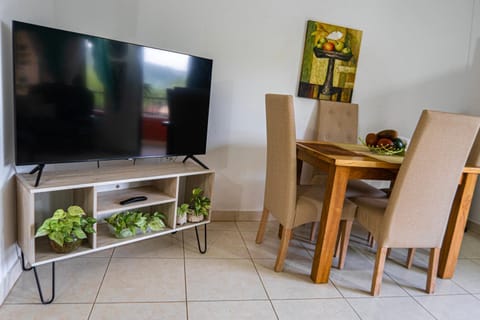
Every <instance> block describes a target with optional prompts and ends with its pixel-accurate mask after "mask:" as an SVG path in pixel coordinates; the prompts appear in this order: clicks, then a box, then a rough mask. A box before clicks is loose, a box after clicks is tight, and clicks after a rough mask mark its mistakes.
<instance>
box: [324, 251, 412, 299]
mask: <svg viewBox="0 0 480 320" xmlns="http://www.w3.org/2000/svg"><path fill="white" fill-rule="evenodd" d="M350 251H351V252H350V256H352V255H353V254H354V253H355V254H358V252H355V251H354V250H350ZM353 261H356V263H353ZM372 275H373V263H371V262H370V261H368V260H365V259H363V258H362V257H361V256H358V257H357V258H355V259H352V257H350V262H348V261H347V263H345V268H344V269H342V270H338V269H336V268H332V269H331V271H330V281H332V282H333V284H334V285H335V287H336V288H337V289H338V290H339V291H340V292H341V293H342V295H343V296H344V297H369V296H370V287H371V283H372ZM406 295H407V293H406V292H405V290H404V289H402V288H401V287H400V286H399V285H397V284H396V283H395V281H393V280H392V279H391V278H390V277H389V276H388V274H385V273H384V275H383V281H382V287H381V291H380V296H382V297H383V296H385V297H387V296H406Z"/></svg>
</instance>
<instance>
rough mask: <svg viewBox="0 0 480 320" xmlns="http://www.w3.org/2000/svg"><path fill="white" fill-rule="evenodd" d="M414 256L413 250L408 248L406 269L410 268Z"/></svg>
mask: <svg viewBox="0 0 480 320" xmlns="http://www.w3.org/2000/svg"><path fill="white" fill-rule="evenodd" d="M414 256H415V248H409V249H408V255H407V269H411V268H412V265H413V257H414Z"/></svg>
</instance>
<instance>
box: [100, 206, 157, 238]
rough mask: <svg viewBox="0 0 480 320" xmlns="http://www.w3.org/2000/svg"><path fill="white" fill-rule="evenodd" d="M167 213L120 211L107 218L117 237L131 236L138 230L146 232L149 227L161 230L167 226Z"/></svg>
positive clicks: (153, 229)
mask: <svg viewBox="0 0 480 320" xmlns="http://www.w3.org/2000/svg"><path fill="white" fill-rule="evenodd" d="M165 220H166V218H165V215H164V214H163V213H161V212H154V213H143V212H140V211H125V212H119V213H115V214H113V215H111V216H110V217H108V218H106V219H105V221H106V222H107V223H108V224H109V225H110V226H111V228H112V229H113V230H112V231H113V233H114V234H115V236H116V237H117V238H126V237H131V236H134V235H136V234H137V231H140V232H142V233H146V232H147V231H148V230H149V229H150V230H152V231H160V230H163V229H164V228H165Z"/></svg>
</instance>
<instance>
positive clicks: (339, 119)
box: [310, 100, 386, 269]
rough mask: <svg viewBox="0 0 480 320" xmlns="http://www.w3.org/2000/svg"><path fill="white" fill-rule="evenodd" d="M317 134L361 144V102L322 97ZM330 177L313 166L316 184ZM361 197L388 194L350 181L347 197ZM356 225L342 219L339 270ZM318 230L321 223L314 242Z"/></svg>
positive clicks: (316, 224) (334, 140)
mask: <svg viewBox="0 0 480 320" xmlns="http://www.w3.org/2000/svg"><path fill="white" fill-rule="evenodd" d="M314 135H315V137H316V139H317V140H321V141H329V142H339V143H353V144H356V143H358V104H352V103H342V102H334V101H327V100H318V109H317V116H316V127H315V131H314ZM326 180H327V174H326V173H325V172H322V171H320V170H319V169H316V168H313V173H312V180H311V183H312V184H316V185H323V186H325V184H326ZM359 196H368V197H386V193H385V192H383V191H381V190H378V189H377V188H374V187H373V186H371V185H369V184H368V183H365V182H363V181H361V180H350V181H349V182H348V185H347V191H346V194H345V197H346V198H350V197H359ZM352 224H353V220H342V221H341V222H340V229H339V240H340V244H339V246H337V248H338V249H339V253H338V255H339V258H338V264H337V267H338V268H339V269H343V266H344V264H345V257H346V255H347V249H348V243H349V237H350V233H351V230H352ZM317 229H318V223H313V225H312V231H311V233H310V240H311V241H314V240H315V234H316V232H317Z"/></svg>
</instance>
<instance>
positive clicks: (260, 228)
mask: <svg viewBox="0 0 480 320" xmlns="http://www.w3.org/2000/svg"><path fill="white" fill-rule="evenodd" d="M268 215H269V211H268V209H267V208H263V213H262V218H261V220H260V225H259V226H258V231H257V239H256V240H255V242H256V243H258V244H260V243H262V242H263V237H264V236H265V229H266V228H267V221H268Z"/></svg>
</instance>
